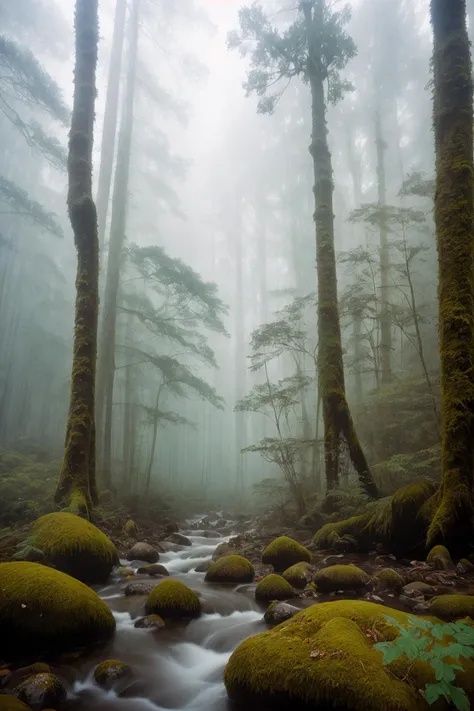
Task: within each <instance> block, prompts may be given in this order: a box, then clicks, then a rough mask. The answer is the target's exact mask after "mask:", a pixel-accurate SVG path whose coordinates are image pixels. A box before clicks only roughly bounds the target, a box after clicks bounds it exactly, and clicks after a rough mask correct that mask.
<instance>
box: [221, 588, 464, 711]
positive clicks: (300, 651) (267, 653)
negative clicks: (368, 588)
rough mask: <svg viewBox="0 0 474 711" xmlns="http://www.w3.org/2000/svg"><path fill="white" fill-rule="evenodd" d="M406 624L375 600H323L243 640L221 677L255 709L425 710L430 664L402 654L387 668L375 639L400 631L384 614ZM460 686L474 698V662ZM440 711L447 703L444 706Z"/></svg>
mask: <svg viewBox="0 0 474 711" xmlns="http://www.w3.org/2000/svg"><path fill="white" fill-rule="evenodd" d="M387 615H389V616H391V617H394V618H395V619H396V620H397V621H398V622H400V623H402V624H404V625H408V615H407V614H406V613H404V612H400V611H398V610H393V609H391V608H388V607H384V606H383V605H377V604H375V603H370V602H364V601H353V600H340V601H337V602H326V603H321V604H318V605H313V606H312V607H310V608H308V609H307V610H304V611H303V612H300V613H299V614H297V615H295V616H294V617H293V618H292V619H291V620H289V621H288V622H284V623H283V624H281V625H278V627H274V628H273V629H272V630H270V631H268V632H265V633H263V634H259V635H256V636H254V637H251V638H249V639H247V640H246V641H245V642H243V643H242V644H241V645H240V646H239V647H237V649H236V650H235V652H234V653H233V654H232V656H231V658H230V660H229V662H228V664H227V667H226V670H225V674H224V681H225V685H226V688H227V692H228V694H229V696H230V698H231V699H234V700H236V701H238V702H243V703H249V704H255V707H256V708H262V709H263V708H272V707H273V706H274V703H275V701H278V709H285V710H286V709H296V708H304V709H306V708H307V709H321V710H322V709H324V711H332V709H343V710H344V711H382V709H383V711H426V709H427V708H428V707H427V704H426V701H425V700H424V698H423V696H422V695H421V694H420V693H419V691H418V690H419V689H423V688H424V686H425V684H426V683H428V682H434V681H435V678H434V672H433V670H432V668H431V666H430V664H429V663H427V662H423V661H416V662H413V660H409V659H408V658H407V657H406V656H405V655H403V656H402V657H400V658H399V659H398V660H396V661H395V662H392V664H390V665H388V666H384V665H383V663H382V654H381V653H380V652H379V651H378V650H375V649H374V648H373V645H374V643H375V642H381V641H392V640H394V639H395V637H397V635H398V631H397V630H396V629H395V628H393V627H392V626H391V625H390V624H389V623H388V622H387V621H386V619H385V616H387ZM463 664H464V669H465V672H458V673H457V676H456V684H457V685H458V686H459V685H460V686H462V687H463V688H464V689H465V690H466V692H467V694H468V697H469V698H470V699H471V701H472V700H474V664H473V662H472V661H471V660H469V661H465V662H463ZM441 708H446V705H444V706H442V707H441Z"/></svg>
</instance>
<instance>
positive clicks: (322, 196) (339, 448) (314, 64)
mask: <svg viewBox="0 0 474 711" xmlns="http://www.w3.org/2000/svg"><path fill="white" fill-rule="evenodd" d="M322 4H323V3H320V4H319V5H318V6H317V7H316V8H315V10H314V15H313V12H312V9H311V5H310V4H309V3H305V4H304V5H303V11H304V15H305V21H306V28H307V36H308V51H309V66H308V74H309V79H310V87H311V99H312V107H311V108H312V137H311V145H310V148H309V150H310V153H311V156H312V158H313V167H314V200H315V213H314V221H315V226H316V262H317V275H318V369H319V382H320V388H321V400H322V406H323V421H324V451H325V466H326V481H327V486H328V488H333V487H336V486H337V485H338V483H339V473H340V472H339V469H340V460H341V455H342V454H343V451H344V449H345V450H346V451H348V453H349V456H350V459H351V461H352V464H353V466H354V468H355V470H356V472H357V474H358V477H359V481H360V484H361V486H362V487H363V488H364V489H365V491H366V492H367V494H368V495H369V496H370V497H373V498H376V497H377V495H378V492H377V487H376V485H375V482H374V480H373V478H372V474H371V471H370V468H369V465H368V463H367V460H366V458H365V455H364V452H363V450H362V446H361V444H360V442H359V439H358V437H357V433H356V430H355V427H354V423H353V420H352V416H351V413H350V411H349V405H348V403H347V399H346V390H345V380H344V365H343V359H342V339H341V326H340V321H339V308H338V299H337V275H336V255H335V250H334V214H333V181H332V163H331V154H330V152H329V146H328V140H327V126H326V100H325V94H324V78H325V77H324V75H323V71H322V68H321V61H320V57H321V53H322V52H321V47H320V46H319V40H318V32H319V30H318V28H319V27H322V26H323V20H322V13H323V7H322ZM318 11H319V12H320V13H321V16H320V17H319V16H318Z"/></svg>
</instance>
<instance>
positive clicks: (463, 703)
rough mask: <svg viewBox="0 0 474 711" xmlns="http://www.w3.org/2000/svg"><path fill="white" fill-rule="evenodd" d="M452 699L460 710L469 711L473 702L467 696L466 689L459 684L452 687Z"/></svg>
mask: <svg viewBox="0 0 474 711" xmlns="http://www.w3.org/2000/svg"><path fill="white" fill-rule="evenodd" d="M451 699H452V701H453V703H454V705H455V706H456V708H457V709H458V710H459V711H469V710H470V708H471V704H470V703H469V699H468V698H467V696H466V692H465V691H464V689H460V688H459V687H458V686H453V687H452V689H451Z"/></svg>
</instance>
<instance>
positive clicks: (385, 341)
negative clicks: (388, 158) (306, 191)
mask: <svg viewBox="0 0 474 711" xmlns="http://www.w3.org/2000/svg"><path fill="white" fill-rule="evenodd" d="M375 145H376V148H377V192H378V208H379V233H380V374H381V380H382V385H387V384H388V383H390V382H391V380H392V365H391V355H392V323H391V318H390V288H389V269H390V253H389V246H388V227H387V217H386V214H385V209H386V206H387V188H386V181H385V162H384V151H385V149H386V146H385V142H384V140H383V136H382V124H381V120H380V114H379V113H377V114H376V117H375Z"/></svg>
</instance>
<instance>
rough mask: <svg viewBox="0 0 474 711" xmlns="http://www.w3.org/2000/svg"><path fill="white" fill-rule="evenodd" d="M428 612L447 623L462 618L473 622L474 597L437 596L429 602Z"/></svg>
mask: <svg viewBox="0 0 474 711" xmlns="http://www.w3.org/2000/svg"><path fill="white" fill-rule="evenodd" d="M429 612H430V614H431V615H435V616H436V617H439V618H441V619H442V620H446V621H447V622H450V621H451V620H460V619H461V618H463V617H470V618H471V619H472V620H473V621H474V595H438V596H437V597H434V598H433V599H432V600H431V602H430V606H429Z"/></svg>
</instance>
